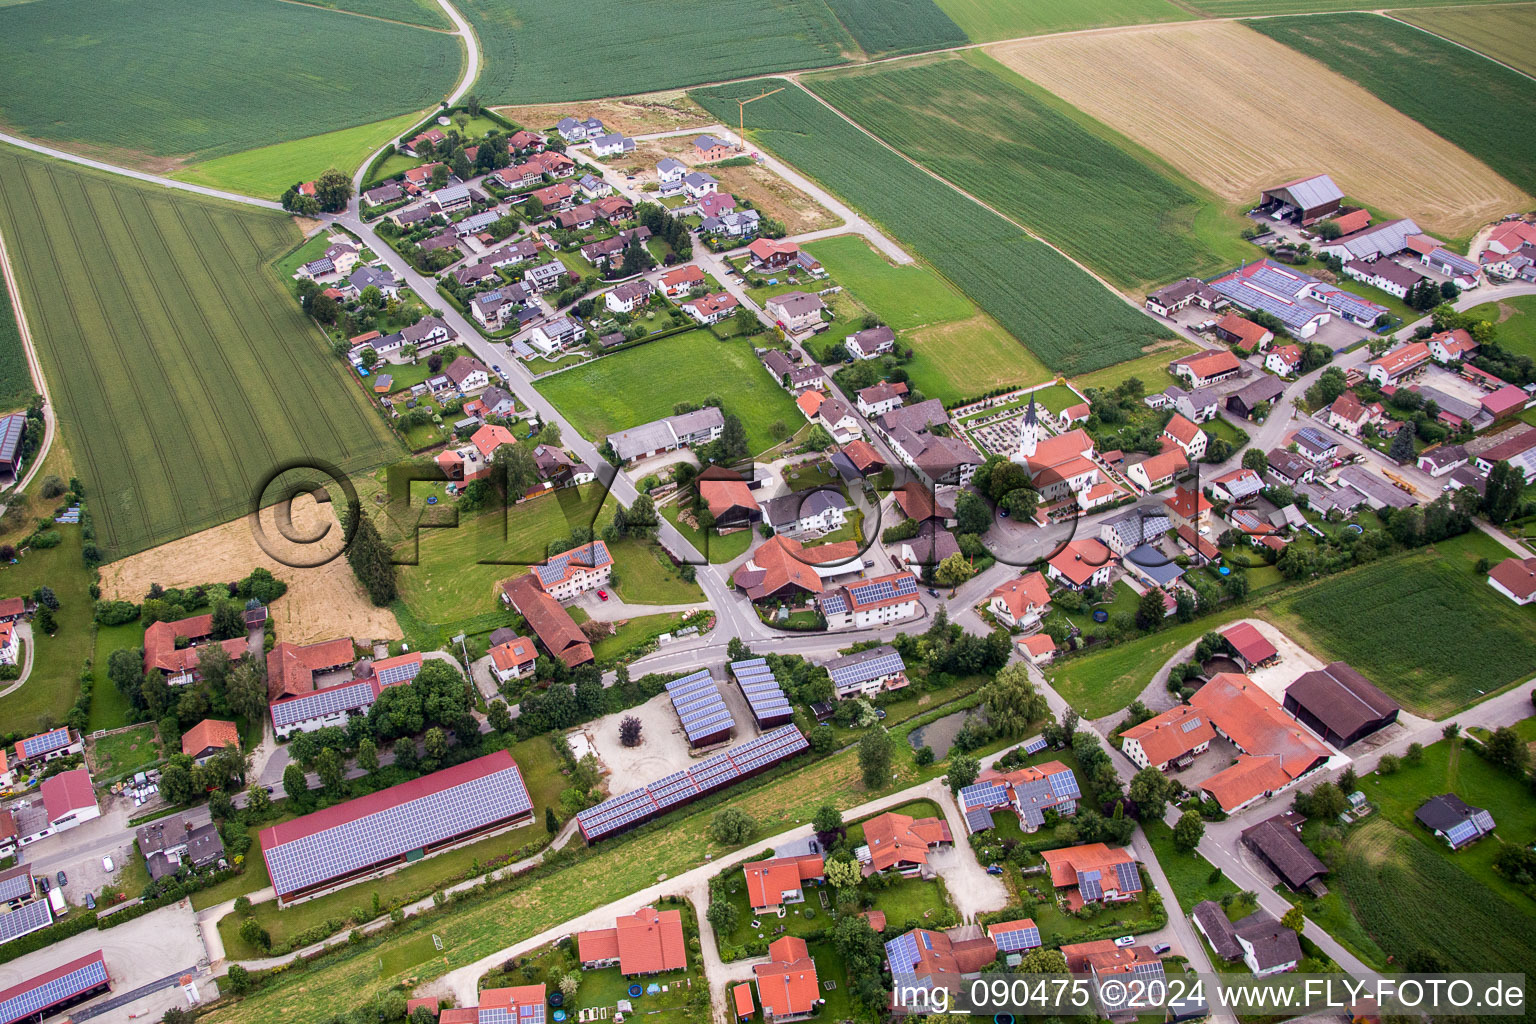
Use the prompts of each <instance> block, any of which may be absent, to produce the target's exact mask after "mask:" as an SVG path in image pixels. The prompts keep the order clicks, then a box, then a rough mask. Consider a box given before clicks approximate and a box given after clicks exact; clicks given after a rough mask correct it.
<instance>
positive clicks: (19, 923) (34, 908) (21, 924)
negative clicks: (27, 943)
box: [0, 900, 53, 942]
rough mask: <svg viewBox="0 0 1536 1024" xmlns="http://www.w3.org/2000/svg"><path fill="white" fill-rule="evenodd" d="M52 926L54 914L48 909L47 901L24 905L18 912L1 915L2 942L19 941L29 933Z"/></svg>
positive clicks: (0, 935) (0, 933)
mask: <svg viewBox="0 0 1536 1024" xmlns="http://www.w3.org/2000/svg"><path fill="white" fill-rule="evenodd" d="M50 924H53V913H52V912H51V911H50V910H49V909H48V901H47V900H33V901H32V902H31V903H24V904H22V905H21V907H20V909H18V910H13V911H11V912H10V913H9V914H0V942H10V941H11V940H12V939H19V938H21V937H22V936H23V935H26V934H27V933H28V932H35V931H37V930H38V929H39V928H46V927H48V926H49V925H50Z"/></svg>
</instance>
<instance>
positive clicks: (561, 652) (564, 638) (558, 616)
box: [501, 574, 592, 668]
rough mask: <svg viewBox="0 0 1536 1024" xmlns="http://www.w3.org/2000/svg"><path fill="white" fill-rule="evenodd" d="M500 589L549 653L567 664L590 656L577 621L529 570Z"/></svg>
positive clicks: (587, 645) (588, 644)
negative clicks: (526, 573)
mask: <svg viewBox="0 0 1536 1024" xmlns="http://www.w3.org/2000/svg"><path fill="white" fill-rule="evenodd" d="M501 589H502V590H503V591H505V592H506V594H507V596H508V597H509V598H510V599H511V601H512V606H513V607H514V608H516V609H517V611H518V614H519V615H521V616H522V617H523V618H524V619H526V620H527V621H528V626H529V628H530V629H532V630H533V631H534V633H535V634H536V635H537V636H538V638H539V642H540V643H542V644H543V645H544V649H545V650H547V651H549V653H550V654H552V655H554V656H555V657H557V658H559V659H560V660H561V661H563V662H565V663H566V665H567V666H569V667H570V668H575V667H576V666H577V665H583V664H585V663H587V662H589V661H591V660H592V645H591V643H589V642H588V641H587V637H586V634H584V633H583V632H582V631H581V629H580V628H579V627H578V626H577V625H576V620H575V619H573V618H571V613H570V612H568V611H566V610H565V609H564V608H562V607H561V606H560V602H559V601H556V600H555V599H554V598H552V597H550V596H549V595H548V594H546V593H545V592H544V590H543V589H542V588H541V587H540V586H539V581H538V579H537V578H535V577H534V576H533V575H532V574H529V575H527V576H519V577H517V578H516V579H513V580H508V581H507V582H505V583H503V584H502V585H501Z"/></svg>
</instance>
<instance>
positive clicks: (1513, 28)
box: [1393, 4, 1536, 75]
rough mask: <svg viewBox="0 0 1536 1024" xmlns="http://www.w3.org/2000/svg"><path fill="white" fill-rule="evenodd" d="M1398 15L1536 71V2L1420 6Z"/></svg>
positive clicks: (1514, 65)
mask: <svg viewBox="0 0 1536 1024" xmlns="http://www.w3.org/2000/svg"><path fill="white" fill-rule="evenodd" d="M1393 14H1394V15H1395V16H1396V17H1399V18H1402V19H1403V20H1404V21H1410V22H1412V23H1413V24H1415V25H1418V26H1419V27H1421V28H1426V29H1428V30H1429V31H1431V32H1434V33H1435V34H1436V35H1442V36H1445V37H1446V38H1447V39H1451V40H1454V41H1455V42H1458V43H1461V44H1462V45H1463V46H1470V47H1471V48H1472V49H1474V50H1476V51H1478V52H1479V53H1483V54H1487V55H1488V56H1489V57H1492V58H1493V59H1494V60H1497V61H1501V62H1503V63H1505V64H1508V65H1510V66H1511V67H1514V68H1516V69H1517V70H1519V71H1524V72H1525V73H1526V74H1528V75H1536V4H1498V5H1490V6H1487V7H1421V8H1418V9H1416V10H1410V11H1394V12H1393Z"/></svg>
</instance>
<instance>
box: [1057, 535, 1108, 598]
mask: <svg viewBox="0 0 1536 1024" xmlns="http://www.w3.org/2000/svg"><path fill="white" fill-rule="evenodd" d="M1113 565H1114V560H1113V558H1112V556H1111V555H1110V551H1109V548H1107V547H1105V546H1104V543H1103V542H1102V541H1100V540H1098V539H1096V538H1094V537H1084V538H1082V539H1079V540H1073V541H1071V542H1070V543H1068V544H1067V545H1066V546H1065V547H1063V548H1062V549H1061V550H1060V551H1058V552H1057V553H1056V554H1055V555H1054V556H1052V557H1051V560H1050V561H1049V562H1047V563H1046V567H1045V575H1046V576H1047V577H1048V578H1050V579H1053V580H1055V581H1056V582H1058V583H1060V584H1062V585H1063V586H1067V587H1071V588H1072V589H1073V590H1077V591H1083V590H1088V589H1090V588H1093V587H1100V588H1102V587H1107V586H1108V585H1109V574H1110V569H1111V568H1112V567H1113Z"/></svg>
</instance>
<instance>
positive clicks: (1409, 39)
mask: <svg viewBox="0 0 1536 1024" xmlns="http://www.w3.org/2000/svg"><path fill="white" fill-rule="evenodd" d="M1250 27H1251V28H1253V29H1255V30H1257V31H1259V32H1262V33H1264V34H1265V35H1267V36H1269V37H1270V38H1271V39H1275V40H1278V41H1279V42H1282V43H1284V44H1286V45H1287V46H1290V47H1292V48H1293V49H1295V50H1298V51H1300V52H1301V53H1304V54H1306V55H1307V56H1308V57H1312V58H1314V59H1316V60H1318V61H1321V62H1322V63H1323V64H1325V65H1327V66H1328V67H1329V68H1332V69H1333V70H1334V71H1337V72H1338V73H1339V74H1341V75H1343V76H1344V77H1346V78H1349V79H1351V80H1353V81H1355V82H1358V83H1360V85H1362V86H1364V87H1365V88H1366V89H1367V90H1369V91H1370V92H1372V93H1374V94H1376V95H1377V96H1378V97H1380V98H1381V99H1382V100H1383V101H1385V102H1386V103H1389V104H1391V105H1392V106H1394V107H1396V108H1397V109H1398V110H1401V111H1402V112H1403V113H1404V114H1407V115H1408V116H1409V117H1411V118H1413V119H1414V120H1415V121H1419V122H1421V123H1422V124H1424V125H1425V126H1427V127H1428V128H1429V129H1430V130H1431V131H1433V132H1436V133H1437V134H1439V135H1441V136H1443V137H1444V138H1446V139H1449V140H1450V141H1451V142H1454V143H1455V144H1456V145H1458V146H1460V147H1461V148H1462V149H1465V150H1466V151H1467V152H1468V153H1471V154H1472V155H1473V156H1475V157H1477V158H1478V159H1479V160H1481V161H1483V163H1485V164H1487V165H1488V166H1489V167H1491V168H1493V169H1494V170H1495V171H1497V172H1499V173H1500V174H1502V175H1504V177H1505V178H1507V179H1509V181H1510V182H1512V183H1513V184H1515V185H1517V186H1519V187H1520V188H1522V189H1525V191H1526V192H1528V193H1536V136H1533V135H1532V133H1531V131H1530V120H1529V118H1528V117H1518V116H1511V114H1512V113H1513V112H1515V111H1520V110H1524V111H1527V112H1529V111H1531V110H1533V109H1536V80H1532V79H1531V78H1530V77H1529V76H1527V75H1522V74H1520V73H1519V72H1517V71H1511V70H1510V69H1509V68H1506V67H1504V66H1502V65H1500V64H1498V63H1497V62H1495V61H1491V60H1485V59H1480V58H1478V57H1476V56H1473V55H1471V54H1469V53H1468V52H1467V51H1466V50H1465V49H1464V48H1463V47H1460V46H1457V45H1456V44H1455V43H1450V42H1446V41H1445V40H1444V39H1437V38H1435V37H1434V36H1432V35H1430V34H1428V33H1426V32H1421V31H1419V30H1418V29H1416V28H1414V27H1413V26H1411V25H1405V24H1403V23H1402V22H1400V21H1394V20H1392V19H1391V18H1384V17H1381V16H1380V15H1376V14H1333V15H1326V16H1320V17H1312V18H1267V19H1262V20H1259V21H1254V22H1251V23H1250ZM1528 37H1529V36H1528V34H1527V38H1528ZM1426 82H1434V83H1435V84H1434V88H1425V83H1426Z"/></svg>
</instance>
